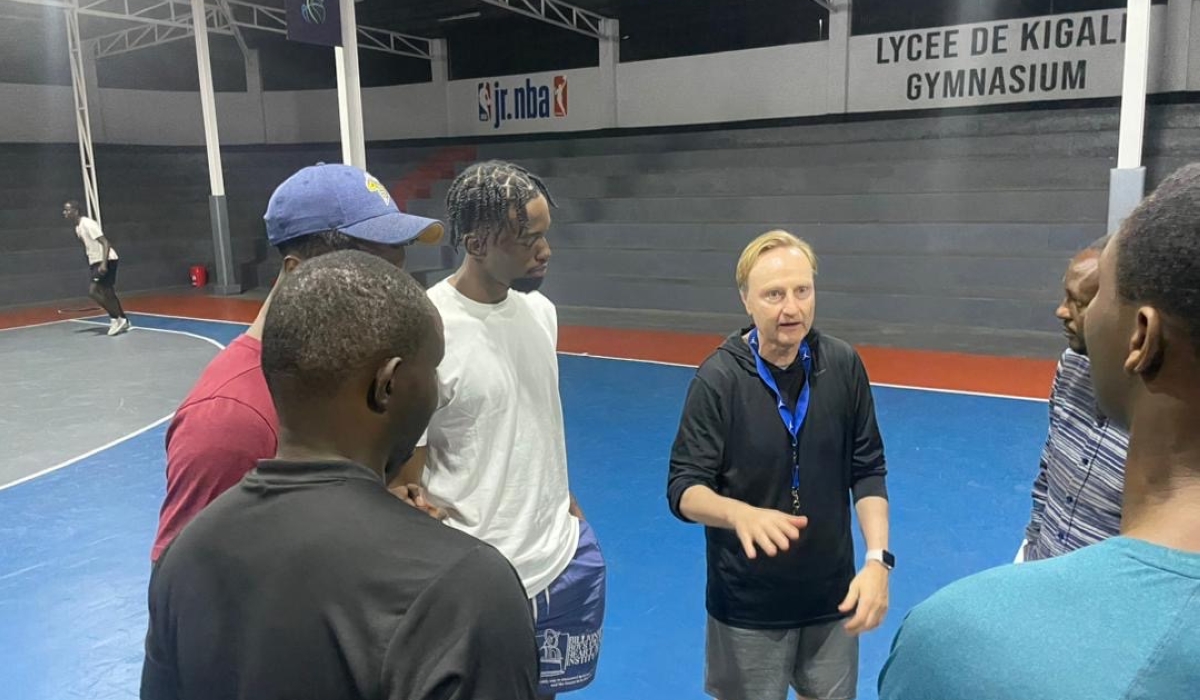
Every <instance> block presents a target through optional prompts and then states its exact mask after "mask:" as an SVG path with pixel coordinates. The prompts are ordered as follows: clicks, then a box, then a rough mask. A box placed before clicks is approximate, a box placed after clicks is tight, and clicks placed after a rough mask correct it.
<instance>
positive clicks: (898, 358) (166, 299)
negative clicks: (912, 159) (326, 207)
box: [0, 294, 1055, 399]
mask: <svg viewBox="0 0 1200 700" xmlns="http://www.w3.org/2000/svg"><path fill="white" fill-rule="evenodd" d="M122 303H123V304H124V306H125V309H126V311H128V312H131V313H148V314H162V315H166V316H186V317H192V318H202V319H211V320H217V321H236V322H241V323H250V322H251V321H253V320H254V317H255V315H256V314H257V313H258V310H259V307H260V306H261V305H262V302H261V301H258V300H250V299H237V298H233V299H225V298H219V297H209V296H199V295H194V294H184V295H153V296H138V297H130V298H128V299H125V300H122ZM97 313H98V312H97V311H96V310H91V311H73V310H70V309H62V310H60V309H58V308H53V307H49V308H35V309H24V310H19V311H7V312H0V329H3V328H15V327H19V326H28V325H33V324H38V323H48V322H53V321H61V320H63V319H68V318H80V317H83V316H94V315H96V314H97ZM722 339H723V338H722V336H720V335H711V334H704V333H677V332H672V331H649V330H621V329H613V328H592V327H583V326H565V327H563V328H562V329H560V332H559V350H560V351H562V352H568V353H576V354H588V355H598V356H603V357H616V358H623V359H630V360H648V361H653V362H668V363H674V364H684V365H697V364H699V363H700V362H702V361H703V360H704V358H705V357H707V356H708V355H709V353H711V352H712V351H713V349H714V348H716V347H717V346H718V345H719V344H720V343H721V341H722ZM858 351H859V353H860V354H861V356H862V358H863V362H864V363H865V364H866V366H867V372H868V373H869V374H870V376H871V381H872V382H875V383H878V384H897V385H902V386H910V387H920V388H925V389H944V390H949V391H965V392H975V393H982V394H998V395H1002V396H1014V397H1022V398H1030V399H1045V398H1047V396H1048V394H1049V390H1050V383H1051V381H1052V379H1053V378H1054V368H1055V363H1054V361H1053V360H1040V359H1026V358H1015V357H992V356H986V355H966V354H960V353H949V352H933V351H927V350H904V349H897V348H881V347H873V346H860V347H859V348H858Z"/></svg>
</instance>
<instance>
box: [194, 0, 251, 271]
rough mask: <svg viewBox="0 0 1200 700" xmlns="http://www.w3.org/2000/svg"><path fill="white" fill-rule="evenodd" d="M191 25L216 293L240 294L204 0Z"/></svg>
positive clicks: (198, 4) (196, 2)
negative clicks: (201, 123)
mask: <svg viewBox="0 0 1200 700" xmlns="http://www.w3.org/2000/svg"><path fill="white" fill-rule="evenodd" d="M192 26H193V27H195V36H196V67H197V69H198V70H199V73H200V109H201V111H202V112H203V114H204V144H205V147H206V148H207V149H208V181H209V185H210V189H211V190H212V194H211V195H210V196H209V199H208V209H209V214H210V215H211V217H212V234H213V266H214V268H215V269H214V272H215V275H214V277H215V280H216V283H215V284H214V285H213V290H214V291H215V292H216V293H217V294H240V293H241V291H242V286H241V284H239V283H238V282H237V276H236V274H235V273H234V269H233V245H232V244H231V243H230V240H229V208H228V206H227V204H226V202H225V177H224V175H223V174H222V172H221V139H220V136H219V134H218V133H217V99H216V95H215V94H214V93H213V82H212V63H211V62H210V60H209V53H208V22H207V20H206V13H205V8H204V0H192Z"/></svg>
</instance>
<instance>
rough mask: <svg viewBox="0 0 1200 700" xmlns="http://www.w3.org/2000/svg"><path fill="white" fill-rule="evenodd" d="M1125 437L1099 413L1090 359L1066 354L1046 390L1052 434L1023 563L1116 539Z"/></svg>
mask: <svg viewBox="0 0 1200 700" xmlns="http://www.w3.org/2000/svg"><path fill="white" fill-rule="evenodd" d="M1128 443H1129V437H1128V435H1126V433H1125V432H1124V431H1123V430H1121V429H1120V428H1118V427H1117V426H1115V425H1113V424H1112V423H1110V422H1109V421H1108V419H1107V418H1105V417H1104V416H1102V415H1101V414H1100V410H1099V408H1098V407H1097V406H1096V399H1095V395H1094V394H1093V392H1092V375H1091V363H1090V362H1089V361H1088V358H1087V357H1086V356H1084V355H1080V354H1078V353H1076V352H1074V351H1072V350H1069V349H1068V350H1067V351H1065V352H1064V353H1063V355H1062V359H1061V360H1059V363H1058V370H1057V372H1055V375H1054V386H1053V388H1052V389H1051V391H1050V432H1049V435H1048V436H1047V438H1046V446H1045V448H1044V449H1043V450H1042V460H1041V465H1040V468H1039V469H1038V475H1037V479H1036V480H1035V481H1034V482H1033V513H1032V515H1031V517H1030V520H1029V526H1028V527H1027V528H1026V530H1025V538H1026V539H1027V540H1028V541H1029V544H1028V545H1027V546H1026V548H1025V560H1026V561H1031V560H1035V559H1047V558H1049V557H1054V556H1058V555H1060V554H1066V553H1068V552H1071V551H1074V550H1076V549H1079V548H1080V547H1086V546H1087V545H1089V544H1095V543H1096V542H1099V541H1101V540H1104V539H1107V538H1109V537H1113V536H1115V535H1117V534H1118V533H1119V532H1120V528H1121V488H1122V486H1123V484H1124V482H1125V451H1126V449H1127V447H1128Z"/></svg>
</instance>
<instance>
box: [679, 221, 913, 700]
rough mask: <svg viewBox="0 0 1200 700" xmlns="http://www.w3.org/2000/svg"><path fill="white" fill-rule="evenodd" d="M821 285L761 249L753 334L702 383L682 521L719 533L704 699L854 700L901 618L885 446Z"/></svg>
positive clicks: (786, 258)
mask: <svg viewBox="0 0 1200 700" xmlns="http://www.w3.org/2000/svg"><path fill="white" fill-rule="evenodd" d="M816 273H817V259H816V255H815V254H814V253H813V250H812V248H811V247H810V246H809V245H808V244H807V243H805V242H804V241H803V240H801V239H799V238H797V237H796V236H793V235H792V234H790V233H787V232H785V231H770V232H767V233H765V234H763V235H762V236H759V237H758V238H757V239H756V240H754V241H753V242H752V243H751V244H750V245H749V246H747V247H746V249H745V251H743V253H742V256H741V259H740V260H739V261H738V265H737V284H738V289H739V291H740V293H741V298H742V303H743V304H744V305H745V307H746V312H747V313H748V314H749V315H750V317H751V318H752V320H753V323H752V325H751V326H749V327H748V328H745V329H743V330H741V331H739V332H737V333H734V334H733V335H731V336H729V338H728V339H726V341H725V343H724V344H723V345H722V346H721V347H720V348H719V349H718V350H717V351H716V352H715V353H713V354H712V355H711V356H710V357H709V358H708V359H707V360H706V361H705V362H704V364H702V365H701V366H700V368H699V370H697V372H696V376H695V378H694V379H693V380H692V383H691V387H690V388H689V390H688V396H687V401H686V403H685V405H684V409H683V416H682V418H681V420H680V424H679V432H678V434H677V436H676V438H675V444H674V447H673V448H672V451H671V463H670V474H669V478H668V483H667V499H668V502H669V504H670V508H671V512H672V513H674V514H675V515H676V517H678V518H680V519H681V520H684V521H685V522H698V523H701V524H703V525H705V526H706V527H705V534H706V538H707V543H708V544H707V549H708V600H707V608H708V625H707V644H706V647H707V649H706V681H705V688H706V690H707V691H708V692H709V693H710V694H711V695H713V696H714V697H716V698H719V699H720V700H750V699H753V700H786V698H787V692H788V686H789V685H790V686H791V687H792V688H794V689H795V691H796V693H797V694H798V695H799V696H800V697H801V698H812V699H814V700H848V699H849V698H853V697H855V695H856V692H857V681H858V639H857V635H858V634H860V633H862V632H866V631H869V630H873V629H875V628H876V627H878V626H879V624H880V623H882V622H883V618H884V616H885V615H886V614H887V606H888V576H889V572H890V570H891V568H892V567H893V566H894V565H895V558H894V557H893V556H892V554H891V553H890V552H888V551H887V546H888V502H887V487H886V485H885V477H886V474H887V469H886V466H885V460H884V454H883V441H882V438H881V437H880V435H879V428H878V426H877V424H876V421H875V405H874V401H873V399H872V397H871V387H870V383H869V381H868V379H867V373H866V370H865V369H864V368H863V365H862V361H861V360H860V359H859V356H858V354H857V353H856V352H855V351H854V349H853V348H852V347H851V346H850V345H849V344H847V343H845V342H843V341H841V340H838V339H836V338H833V337H831V336H828V335H824V334H822V333H820V332H819V331H817V330H815V329H814V328H813V315H814V311H815V306H816V290H815V277H816ZM851 494H853V498H854V503H855V508H856V510H857V512H858V518H859V521H860V523H861V525H862V530H863V536H864V539H865V540H866V543H867V552H866V556H865V560H864V562H863V566H862V568H861V570H859V571H858V572H857V574H856V573H855V555H854V541H853V538H852V536H851V531H850V521H851V518H850V498H851ZM763 555H765V556H763ZM847 617H848V618H849V619H848V620H846V619H845V618H847Z"/></svg>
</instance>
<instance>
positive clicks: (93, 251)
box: [75, 216, 119, 265]
mask: <svg viewBox="0 0 1200 700" xmlns="http://www.w3.org/2000/svg"><path fill="white" fill-rule="evenodd" d="M75 235H76V236H78V237H79V240H80V241H81V242H82V243H83V248H84V250H85V251H87V259H88V264H89V265H95V264H97V263H99V262H100V261H101V260H103V259H104V244H102V243H98V242H97V241H99V240H100V239H101V238H103V237H104V232H103V231H101V230H100V224H98V223H96V221H95V220H94V219H89V218H88V217H86V216H81V217H79V223H78V224H77V225H76V226H75ZM108 259H109V260H118V259H119V258H117V249H116V248H113V247H112V244H111V243H110V244H109V246H108Z"/></svg>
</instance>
